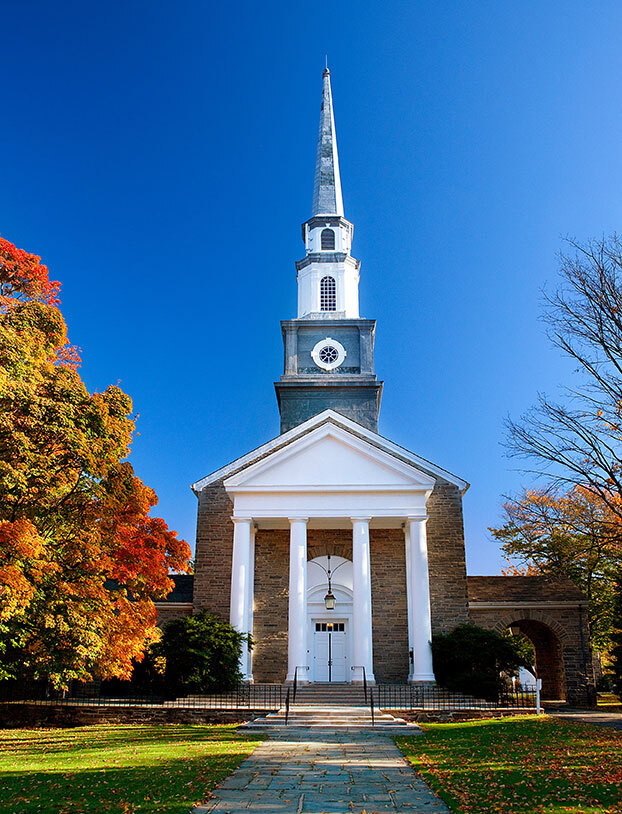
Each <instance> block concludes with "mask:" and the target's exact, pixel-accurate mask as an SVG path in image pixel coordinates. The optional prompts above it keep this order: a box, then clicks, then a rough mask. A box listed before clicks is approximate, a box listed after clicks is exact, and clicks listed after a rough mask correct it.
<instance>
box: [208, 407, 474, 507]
mask: <svg viewBox="0 0 622 814" xmlns="http://www.w3.org/2000/svg"><path fill="white" fill-rule="evenodd" d="M325 426H331V427H333V428H336V429H341V430H344V431H345V432H346V433H348V434H349V435H350V436H351V437H352V438H354V439H358V440H359V441H361V442H362V443H363V444H366V446H367V447H373V448H374V449H377V450H379V451H381V452H383V453H384V454H386V455H387V456H388V457H389V459H392V462H391V464H390V467H393V468H394V469H396V468H397V469H399V467H396V464H397V463H401V464H405V465H406V466H407V467H408V469H409V470H410V471H411V472H413V473H414V472H419V473H420V475H421V477H422V478H423V479H425V478H428V479H429V480H430V481H431V482H432V483H433V482H434V478H435V477H440V478H441V479H442V480H444V481H448V482H449V483H452V484H454V485H455V486H457V487H458V488H459V489H460V491H461V492H462V493H463V494H464V492H465V491H466V490H467V489H468V487H469V484H468V483H467V482H466V481H465V480H463V479H462V478H459V477H457V476H456V475H453V474H452V473H451V472H449V471H448V470H446V469H443V468H442V467H440V466H438V465H437V464H434V463H432V462H431V461H428V460H426V459H424V458H421V457H420V456H419V455H417V454H416V453H414V452H411V451H410V450H408V449H405V448H404V447H401V446H399V445H398V444H395V443H394V442H393V441H390V440H389V439H388V438H384V437H383V436H381V435H379V434H378V433H375V432H372V431H371V430H368V429H366V428H364V427H362V426H361V425H360V424H357V423H356V422H354V421H352V420H351V419H349V418H346V417H345V416H343V415H341V414H339V413H336V412H335V411H334V410H324V411H323V412H321V413H318V414H317V415H316V416H313V417H312V418H310V419H308V420H307V421H305V422H303V423H302V424H299V425H298V426H297V427H294V428H293V429H291V430H288V431H287V432H285V433H283V434H282V435H279V436H277V437H276V438H273V439H272V440H271V441H267V442H266V443H265V444H263V445H262V446H260V447H258V448H257V449H254V450H252V451H251V452H248V453H246V454H245V455H243V456H241V457H240V458H236V460H234V461H231V463H228V464H227V465H226V466H223V467H221V468H220V469H217V470H215V471H213V472H212V473H211V474H210V475H206V476H205V477H204V478H201V479H200V480H198V481H196V482H195V483H193V484H192V489H193V491H194V492H195V494H199V492H201V490H203V489H204V488H205V487H207V486H209V485H210V484H213V483H216V482H218V481H225V482H226V483H229V481H233V479H234V478H237V475H238V474H241V473H242V472H244V473H246V474H247V475H248V476H250V475H251V471H252V470H251V467H253V466H254V465H255V464H261V463H262V462H264V461H265V462H266V463H268V459H271V458H272V455H273V454H274V453H277V452H279V453H280V452H285V450H288V449H289V450H292V449H294V445H295V444H296V443H297V442H298V441H302V440H303V439H305V438H307V437H308V436H310V435H312V434H313V433H315V432H316V431H317V430H318V429H320V428H322V427H325ZM281 460H283V458H281ZM275 461H276V459H272V462H273V463H274V462H275ZM342 474H343V473H342Z"/></svg>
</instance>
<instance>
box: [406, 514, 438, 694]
mask: <svg viewBox="0 0 622 814" xmlns="http://www.w3.org/2000/svg"><path fill="white" fill-rule="evenodd" d="M427 520H428V518H427V517H409V518H408V531H409V537H410V546H409V547H410V574H409V577H410V580H409V583H408V592H409V594H410V596H409V601H410V603H411V605H412V643H413V649H414V651H415V663H414V667H413V670H412V675H411V677H410V680H411V681H434V680H435V679H434V669H433V667H432V645H431V641H432V623H431V613H430V575H429V572H428V541H427V537H426V523H427Z"/></svg>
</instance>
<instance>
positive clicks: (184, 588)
mask: <svg viewBox="0 0 622 814" xmlns="http://www.w3.org/2000/svg"><path fill="white" fill-rule="evenodd" d="M170 577H171V579H172V580H173V582H174V583H175V587H174V588H173V590H172V591H171V592H170V594H169V595H168V596H167V597H166V599H158V600H156V601H158V602H192V592H193V588H194V574H171V575H170Z"/></svg>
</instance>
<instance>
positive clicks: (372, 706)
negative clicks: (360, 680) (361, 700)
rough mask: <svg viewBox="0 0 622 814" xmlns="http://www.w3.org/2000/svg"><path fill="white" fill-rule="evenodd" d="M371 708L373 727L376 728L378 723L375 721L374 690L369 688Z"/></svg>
mask: <svg viewBox="0 0 622 814" xmlns="http://www.w3.org/2000/svg"><path fill="white" fill-rule="evenodd" d="M369 706H370V708H371V725H372V726H376V722H375V720H374V692H373V690H372V688H371V687H370V688H369Z"/></svg>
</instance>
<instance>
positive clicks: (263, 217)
mask: <svg viewBox="0 0 622 814" xmlns="http://www.w3.org/2000/svg"><path fill="white" fill-rule="evenodd" d="M1 5H2V27H3V33H4V35H3V43H2V49H1V50H0V76H2V108H3V109H2V120H3V121H2V126H1V128H0V143H1V158H0V161H1V175H0V178H1V185H2V196H1V198H0V233H1V234H2V235H3V236H4V237H6V238H7V239H9V240H11V241H13V242H14V243H16V244H17V245H18V246H19V247H21V248H25V249H27V250H29V251H33V252H36V253H37V254H40V255H42V257H43V259H44V261H45V262H46V263H47V264H48V265H49V266H50V269H51V271H52V276H53V277H54V278H58V279H60V280H61V281H62V284H63V310H64V313H65V315H66V318H67V320H68V323H69V328H70V336H71V339H72V341H73V342H75V343H76V344H78V345H79V346H80V347H81V348H82V351H83V360H84V364H83V367H82V375H83V377H84V379H85V381H86V382H87V385H88V386H89V388H91V389H92V390H96V389H103V388H105V387H106V386H107V385H108V384H110V383H116V382H120V384H121V386H122V387H123V388H124V390H126V391H127V392H128V393H129V394H130V395H131V396H132V397H133V399H134V405H135V409H136V411H137V412H138V413H139V414H140V418H139V423H138V427H139V431H140V435H139V436H138V437H137V438H136V441H135V442H134V447H133V453H132V462H133V464H134V466H135V468H136V470H137V472H138V474H139V475H140V476H141V477H143V479H144V480H145V481H146V482H147V483H149V484H150V485H151V486H153V487H154V488H155V489H156V491H157V493H158V495H159V496H160V506H159V512H160V513H161V514H162V516H163V517H164V518H165V519H166V520H167V522H168V523H169V524H170V525H171V526H172V527H173V528H176V529H177V530H178V531H179V532H180V533H181V534H183V535H184V536H185V537H186V539H188V541H190V542H192V543H194V531H195V522H196V500H195V497H194V495H193V494H192V493H191V491H190V489H189V484H190V483H192V482H193V481H195V480H197V479H198V478H200V477H202V476H203V475H205V474H207V473H208V472H210V471H212V470H214V469H216V468H218V467H220V466H221V465H223V464H225V463H227V462H229V461H230V460H232V459H233V458H235V457H237V456H238V455H240V454H243V453H245V452H247V451H248V450H250V449H252V448H254V447H256V446H257V445H259V444H261V443H262V442H264V441H266V440H268V439H269V438H271V437H273V436H274V435H276V434H277V433H278V411H277V406H276V400H275V397H274V391H273V386H272V382H273V381H274V380H275V379H276V378H278V376H279V375H280V373H281V367H282V345H281V337H280V326H279V320H280V319H283V318H290V317H292V316H295V309H296V276H295V268H294V261H295V260H296V259H299V258H300V257H301V256H302V254H303V246H302V243H301V240H300V223H301V222H302V221H303V220H305V219H306V218H307V217H308V216H309V215H310V210H311V195H312V175H313V165H314V158H315V140H316V133H317V125H318V116H319V107H320V94H321V73H322V69H323V67H324V55H325V54H328V58H329V65H330V68H331V71H332V77H333V94H334V100H335V111H336V121H337V134H338V142H339V149H340V157H341V171H342V180H343V189H344V202H345V208H346V215H347V217H348V218H349V219H350V220H352V221H353V222H354V224H355V243H354V249H353V253H354V255H355V257H357V258H360V259H361V261H362V271H361V313H362V315H363V316H365V317H374V318H376V319H377V320H378V329H377V344H376V366H377V372H378V374H379V376H380V377H381V378H383V379H384V381H385V393H384V399H383V406H382V411H381V424H380V428H381V432H382V434H383V435H386V436H388V437H389V438H391V439H392V440H394V441H396V442H398V443H400V444H403V445H404V446H406V447H409V448H410V449H412V450H414V451H415V452H417V453H419V454H420V455H423V456H424V457H426V458H429V459H431V460H432V461H434V462H436V463H438V464H439V465H441V466H444V467H445V468H447V469H449V470H451V471H452V472H455V473H456V474H458V475H460V476H461V477H464V478H465V479H467V480H468V481H470V483H471V484H472V486H471V489H470V490H469V492H468V493H467V495H466V498H465V502H464V508H465V520H466V532H467V548H468V559H469V568H470V571H471V573H498V571H499V568H500V566H501V559H500V557H499V555H498V552H497V549H496V546H495V544H494V543H493V542H491V541H490V539H489V535H488V532H487V527H488V526H489V525H494V524H495V523H496V522H497V521H498V519H499V509H500V505H501V495H502V494H503V493H507V492H512V491H516V490H517V489H518V488H519V487H520V484H521V481H522V476H521V475H520V474H519V473H517V472H516V471H514V470H515V467H516V463H514V462H512V461H509V460H508V459H506V458H505V457H504V453H503V449H502V447H501V446H500V442H501V440H502V438H503V418H504V416H505V415H506V414H508V413H510V414H512V415H514V416H516V415H518V414H519V413H520V412H521V411H523V410H524V409H525V408H527V407H528V406H529V405H530V404H531V403H532V402H533V401H534V399H535V396H536V394H537V392H538V391H539V390H540V391H546V392H549V393H554V391H555V389H556V387H557V386H558V385H559V383H560V382H561V381H562V380H563V379H564V378H567V377H568V371H569V364H568V363H567V362H565V361H563V360H561V359H560V358H559V356H558V354H557V352H556V351H554V350H551V349H549V346H548V344H547V341H546V339H545V337H544V334H543V327H542V324H541V322H539V319H538V313H539V291H540V289H541V287H542V286H543V285H545V284H551V283H553V282H554V279H555V274H556V264H557V261H556V252H557V251H558V250H559V248H560V246H561V238H562V237H563V236H564V235H571V236H574V237H576V238H579V239H585V238H588V237H590V236H596V235H600V234H602V233H603V232H604V233H609V232H611V231H613V230H615V229H616V228H620V223H621V221H622V198H621V196H622V103H621V95H622V90H621V89H622V82H621V68H622V49H621V48H620V31H621V30H622V4H620V3H619V2H617V0H610V1H609V2H597V3H588V2H573V1H572V0H569V1H568V2H566V3H564V4H560V3H556V2H541V1H540V2H527V1H526V0H525V2H521V3H516V2H505V1H504V0H494V1H490V2H485V1H484V2H477V3H475V2H472V0H470V2H451V0H449V1H448V2H443V3H439V2H433V0H429V1H428V2H415V0H410V2H388V3H382V4H380V3H377V2H371V0H358V2H348V1H346V2H341V3H333V4H329V3H319V4H318V3H316V4H313V3H311V4H308V3H307V4H300V3H291V2H269V1H268V2H262V3H256V2H248V0H242V2H237V3H216V2H211V3H210V2H198V0H177V2H175V3H172V2H168V1H167V0H166V1H165V0H159V2H157V3H153V2H133V1H132V0H125V1H124V2H118V0H112V2H109V3H106V4H103V3H99V4H95V3H84V2H62V3H50V2H47V1H46V2H42V0H38V1H33V2H17V0H15V2H10V0H5V2H4V3H2V4H1Z"/></svg>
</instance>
